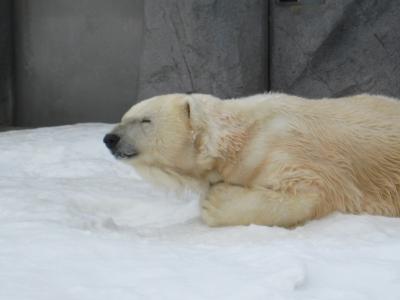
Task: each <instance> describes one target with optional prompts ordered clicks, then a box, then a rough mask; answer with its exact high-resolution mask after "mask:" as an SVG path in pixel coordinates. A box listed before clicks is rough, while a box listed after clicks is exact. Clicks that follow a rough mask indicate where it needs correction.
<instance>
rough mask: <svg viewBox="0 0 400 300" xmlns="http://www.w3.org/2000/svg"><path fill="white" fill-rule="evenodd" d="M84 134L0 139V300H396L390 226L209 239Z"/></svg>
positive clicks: (196, 222)
mask: <svg viewBox="0 0 400 300" xmlns="http://www.w3.org/2000/svg"><path fill="white" fill-rule="evenodd" d="M110 128H111V126H110V125H104V124H85V125H75V126H63V127H55V128H42V129H36V130H24V131H13V132H4V133H1V134H0V299H2V300H15V299H18V300H20V299H21V300H22V299H24V300H25V299H34V300H47V299H48V300H54V299H57V300H62V299H68V300H69V299H82V300H90V299H95V300H99V299H107V300H109V299H117V300H124V299H130V300H131V299H157V300H158V299H174V300H175V299H184V300H189V299H207V300H208V299H218V300H221V299H230V300H231V299H241V300H242V299H243V300H251V299H307V300H310V299H335V300H337V299H344V300H358V299H385V300H388V299H400V219H391V218H383V217H371V216H344V215H333V216H331V217H329V218H326V219H323V220H320V221H315V222H311V223H308V224H306V225H305V226H304V227H299V228H296V229H294V230H287V229H282V228H269V227H262V226H247V227H231V228H217V229H215V228H214V229H211V228H207V227H206V226H205V225H203V224H202V223H201V221H200V219H199V217H198V208H197V205H198V202H197V199H196V196H194V195H185V196H184V197H183V198H180V199H179V198H177V197H176V196H175V195H173V194H166V193H165V192H164V191H161V190H156V189H155V188H154V187H151V186H149V185H148V184H146V183H144V182H143V181H141V180H140V179H139V178H138V177H137V175H136V174H135V173H134V171H133V170H131V169H130V168H129V167H127V166H125V165H123V164H121V163H119V162H117V161H115V160H114V159H113V157H112V156H111V155H110V154H109V153H108V151H107V150H106V149H105V147H104V146H103V144H102V137H103V135H104V133H106V132H107V131H108V130H109V129H110Z"/></svg>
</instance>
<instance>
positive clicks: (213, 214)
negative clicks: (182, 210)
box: [201, 194, 221, 227]
mask: <svg viewBox="0 0 400 300" xmlns="http://www.w3.org/2000/svg"><path fill="white" fill-rule="evenodd" d="M213 198H214V197H213V195H212V194H208V195H206V196H205V197H204V198H203V199H202V200H201V218H202V219H203V221H204V222H205V223H206V224H207V225H208V226H211V227H215V226H219V225H221V211H220V209H219V208H218V207H217V206H216V205H215V204H216V201H215V199H213ZM213 200H214V201H213Z"/></svg>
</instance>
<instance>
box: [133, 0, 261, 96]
mask: <svg viewBox="0 0 400 300" xmlns="http://www.w3.org/2000/svg"><path fill="white" fill-rule="evenodd" d="M265 5H266V4H265V1H262V0H240V1H232V0H185V1H181V0H146V1H145V10H144V13H145V17H144V20H145V25H144V40H143V41H144V45H143V51H142V57H141V66H140V82H139V89H138V99H144V98H147V97H150V96H154V95H158V94H163V93H170V92H187V91H196V92H203V93H211V94H215V95H218V96H220V97H224V98H226V97H234V96H242V95H246V94H253V93H259V92H262V91H264V88H265V81H266V78H265V74H266V72H265V58H266V56H267V53H266V51H267V49H265V40H264V38H265V31H266V28H265V27H264V21H265V18H264V14H265V11H264V6H265Z"/></svg>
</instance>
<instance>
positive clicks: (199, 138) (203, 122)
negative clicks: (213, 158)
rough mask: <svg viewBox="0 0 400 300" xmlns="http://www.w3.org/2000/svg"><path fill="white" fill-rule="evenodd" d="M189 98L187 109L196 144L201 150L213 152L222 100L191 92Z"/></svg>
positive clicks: (193, 139)
mask: <svg viewBox="0 0 400 300" xmlns="http://www.w3.org/2000/svg"><path fill="white" fill-rule="evenodd" d="M187 99H188V100H187V103H186V107H185V109H186V114H187V116H188V119H189V124H190V127H191V129H192V132H191V134H192V141H193V143H194V146H195V148H196V149H198V150H199V151H200V152H205V151H206V152H207V153H209V152H212V151H211V148H212V147H211V144H210V143H213V141H214V140H215V139H216V136H215V134H216V133H217V130H218V129H217V127H218V124H217V123H218V119H219V111H221V108H220V106H221V100H220V99H219V98H217V97H214V96H211V95H205V94H191V95H188V96H187ZM209 154H210V153H209Z"/></svg>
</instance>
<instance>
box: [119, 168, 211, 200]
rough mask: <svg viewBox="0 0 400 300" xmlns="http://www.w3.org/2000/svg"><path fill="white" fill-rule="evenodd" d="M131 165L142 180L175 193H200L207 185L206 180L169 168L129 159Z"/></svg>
mask: <svg viewBox="0 0 400 300" xmlns="http://www.w3.org/2000/svg"><path fill="white" fill-rule="evenodd" d="M127 163H129V161H127ZM131 165H132V166H133V167H134V169H135V171H136V172H137V173H138V174H139V175H140V176H141V177H142V178H143V179H144V180H146V181H148V182H149V183H151V184H153V185H155V186H157V187H161V188H164V189H167V190H168V191H174V192H177V193H181V192H185V191H193V192H196V193H200V194H202V193H204V192H205V191H206V190H207V187H208V183H207V182H203V181H201V180H198V179H196V178H193V177H190V176H187V175H182V174H179V173H177V172H174V171H172V170H169V169H164V168H163V169H161V168H157V167H153V166H148V165H145V164H141V163H138V162H135V161H131Z"/></svg>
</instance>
